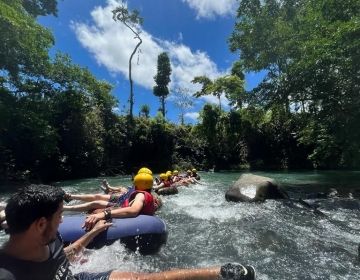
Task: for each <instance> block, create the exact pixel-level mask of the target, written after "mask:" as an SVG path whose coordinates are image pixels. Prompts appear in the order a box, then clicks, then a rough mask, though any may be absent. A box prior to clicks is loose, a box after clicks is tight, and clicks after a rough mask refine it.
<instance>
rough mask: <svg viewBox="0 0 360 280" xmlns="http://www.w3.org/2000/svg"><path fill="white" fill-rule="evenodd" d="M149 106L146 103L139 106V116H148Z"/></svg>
mask: <svg viewBox="0 0 360 280" xmlns="http://www.w3.org/2000/svg"><path fill="white" fill-rule="evenodd" d="M149 114H150V107H149V105H147V104H144V105H142V106H141V108H140V112H139V117H141V116H143V117H144V118H147V119H148V118H149Z"/></svg>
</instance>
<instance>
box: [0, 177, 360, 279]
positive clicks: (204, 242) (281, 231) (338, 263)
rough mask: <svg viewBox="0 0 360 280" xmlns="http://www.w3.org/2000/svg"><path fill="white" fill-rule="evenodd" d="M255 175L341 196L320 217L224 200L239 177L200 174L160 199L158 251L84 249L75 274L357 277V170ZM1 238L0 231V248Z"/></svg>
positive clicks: (91, 187)
mask: <svg viewBox="0 0 360 280" xmlns="http://www.w3.org/2000/svg"><path fill="white" fill-rule="evenodd" d="M255 174H256V175H264V176H268V177H271V178H274V179H275V180H277V181H278V182H279V183H281V184H282V185H283V186H284V187H285V188H286V189H287V191H288V192H289V194H290V196H292V197H295V198H299V197H305V193H312V192H317V191H326V190H327V189H328V188H330V187H335V188H336V189H337V190H338V191H339V192H340V194H341V196H342V197H341V198H334V199H326V200H320V201H317V203H318V204H319V206H320V208H319V209H320V210H321V211H322V212H323V213H325V214H326V217H323V216H319V215H316V214H314V213H313V212H312V211H309V210H308V209H306V208H303V207H302V206H301V205H297V204H295V206H291V205H288V204H286V203H283V202H281V201H266V202H265V203H261V204H260V203H254V204H250V203H233V202H226V201H225V197H224V195H225V192H226V190H227V189H228V188H229V187H230V186H231V185H232V184H233V183H234V182H235V181H236V180H237V179H238V178H239V176H240V175H241V173H200V175H201V178H202V179H201V182H202V185H192V186H190V187H181V188H180V189H179V193H178V194H177V195H173V196H167V197H163V202H164V205H163V207H162V208H161V210H160V211H159V212H158V213H157V215H158V216H159V217H161V218H162V219H163V220H164V221H165V222H166V224H167V226H168V231H169V235H168V241H167V244H166V245H164V246H163V247H162V249H161V251H160V252H159V253H157V254H155V255H151V256H142V255H140V254H138V253H133V252H129V251H127V250H126V249H125V248H124V246H123V245H121V244H120V243H115V244H113V245H111V246H108V247H104V248H102V249H99V250H96V251H95V250H94V251H92V250H89V251H87V252H86V256H85V257H84V258H85V259H86V260H87V262H85V263H83V264H75V265H74V269H73V270H74V272H79V271H104V270H109V269H118V270H122V271H129V270H130V271H148V272H149V271H162V270H166V269H171V268H175V267H177V268H194V267H204V266H212V265H221V264H225V263H227V262H240V263H244V264H252V265H253V266H254V267H255V268H256V270H257V275H258V278H257V279H334V280H335V279H360V264H359V261H358V249H357V248H358V247H357V246H358V244H359V243H360V223H359V218H360V211H359V206H360V204H359V197H358V196H359V190H360V172H271V173H270V172H257V173H255ZM107 179H108V181H109V182H110V184H111V185H114V186H116V185H118V184H121V185H129V184H130V177H126V176H123V177H114V178H107ZM101 180H102V178H94V179H86V180H79V181H71V182H70V181H68V182H60V183H58V184H59V185H61V186H63V187H64V189H65V190H66V191H68V192H74V193H93V192H98V191H99V188H98V186H99V185H100V182H101ZM249 192H251V189H249ZM6 196H8V194H5V195H2V196H1V200H4V199H5V198H6ZM308 202H310V203H312V202H314V201H311V200H308ZM5 239H6V236H5V235H4V233H3V232H2V233H0V243H2V242H3V241H4V240H5Z"/></svg>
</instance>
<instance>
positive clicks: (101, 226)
mask: <svg viewBox="0 0 360 280" xmlns="http://www.w3.org/2000/svg"><path fill="white" fill-rule="evenodd" d="M112 225H113V223H109V222H107V221H105V220H100V221H98V222H97V223H96V224H95V225H94V227H93V228H92V231H96V232H98V233H100V232H102V231H104V230H106V229H108V228H109V227H110V226H112Z"/></svg>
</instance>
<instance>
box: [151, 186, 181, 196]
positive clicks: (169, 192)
mask: <svg viewBox="0 0 360 280" xmlns="http://www.w3.org/2000/svg"><path fill="white" fill-rule="evenodd" d="M178 192H179V191H178V189H177V187H175V186H172V187H167V188H162V189H160V190H158V191H156V193H157V194H159V195H172V194H177V193H178Z"/></svg>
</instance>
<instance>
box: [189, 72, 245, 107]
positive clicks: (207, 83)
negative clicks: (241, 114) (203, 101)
mask: <svg viewBox="0 0 360 280" xmlns="http://www.w3.org/2000/svg"><path fill="white" fill-rule="evenodd" d="M238 75H240V73H237V75H226V76H223V77H219V78H217V79H215V80H213V81H212V80H210V79H209V78H208V77H205V76H198V77H195V78H194V79H193V80H192V83H199V84H201V85H202V88H201V90H200V91H198V92H196V93H195V94H194V96H195V97H200V96H204V95H214V96H216V97H217V98H218V99H219V108H220V110H221V100H220V97H221V95H222V94H225V96H226V98H227V99H228V100H229V101H230V105H232V106H235V107H238V108H241V107H242V105H243V102H244V101H246V93H245V90H244V80H243V79H242V78H240V77H239V76H238Z"/></svg>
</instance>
